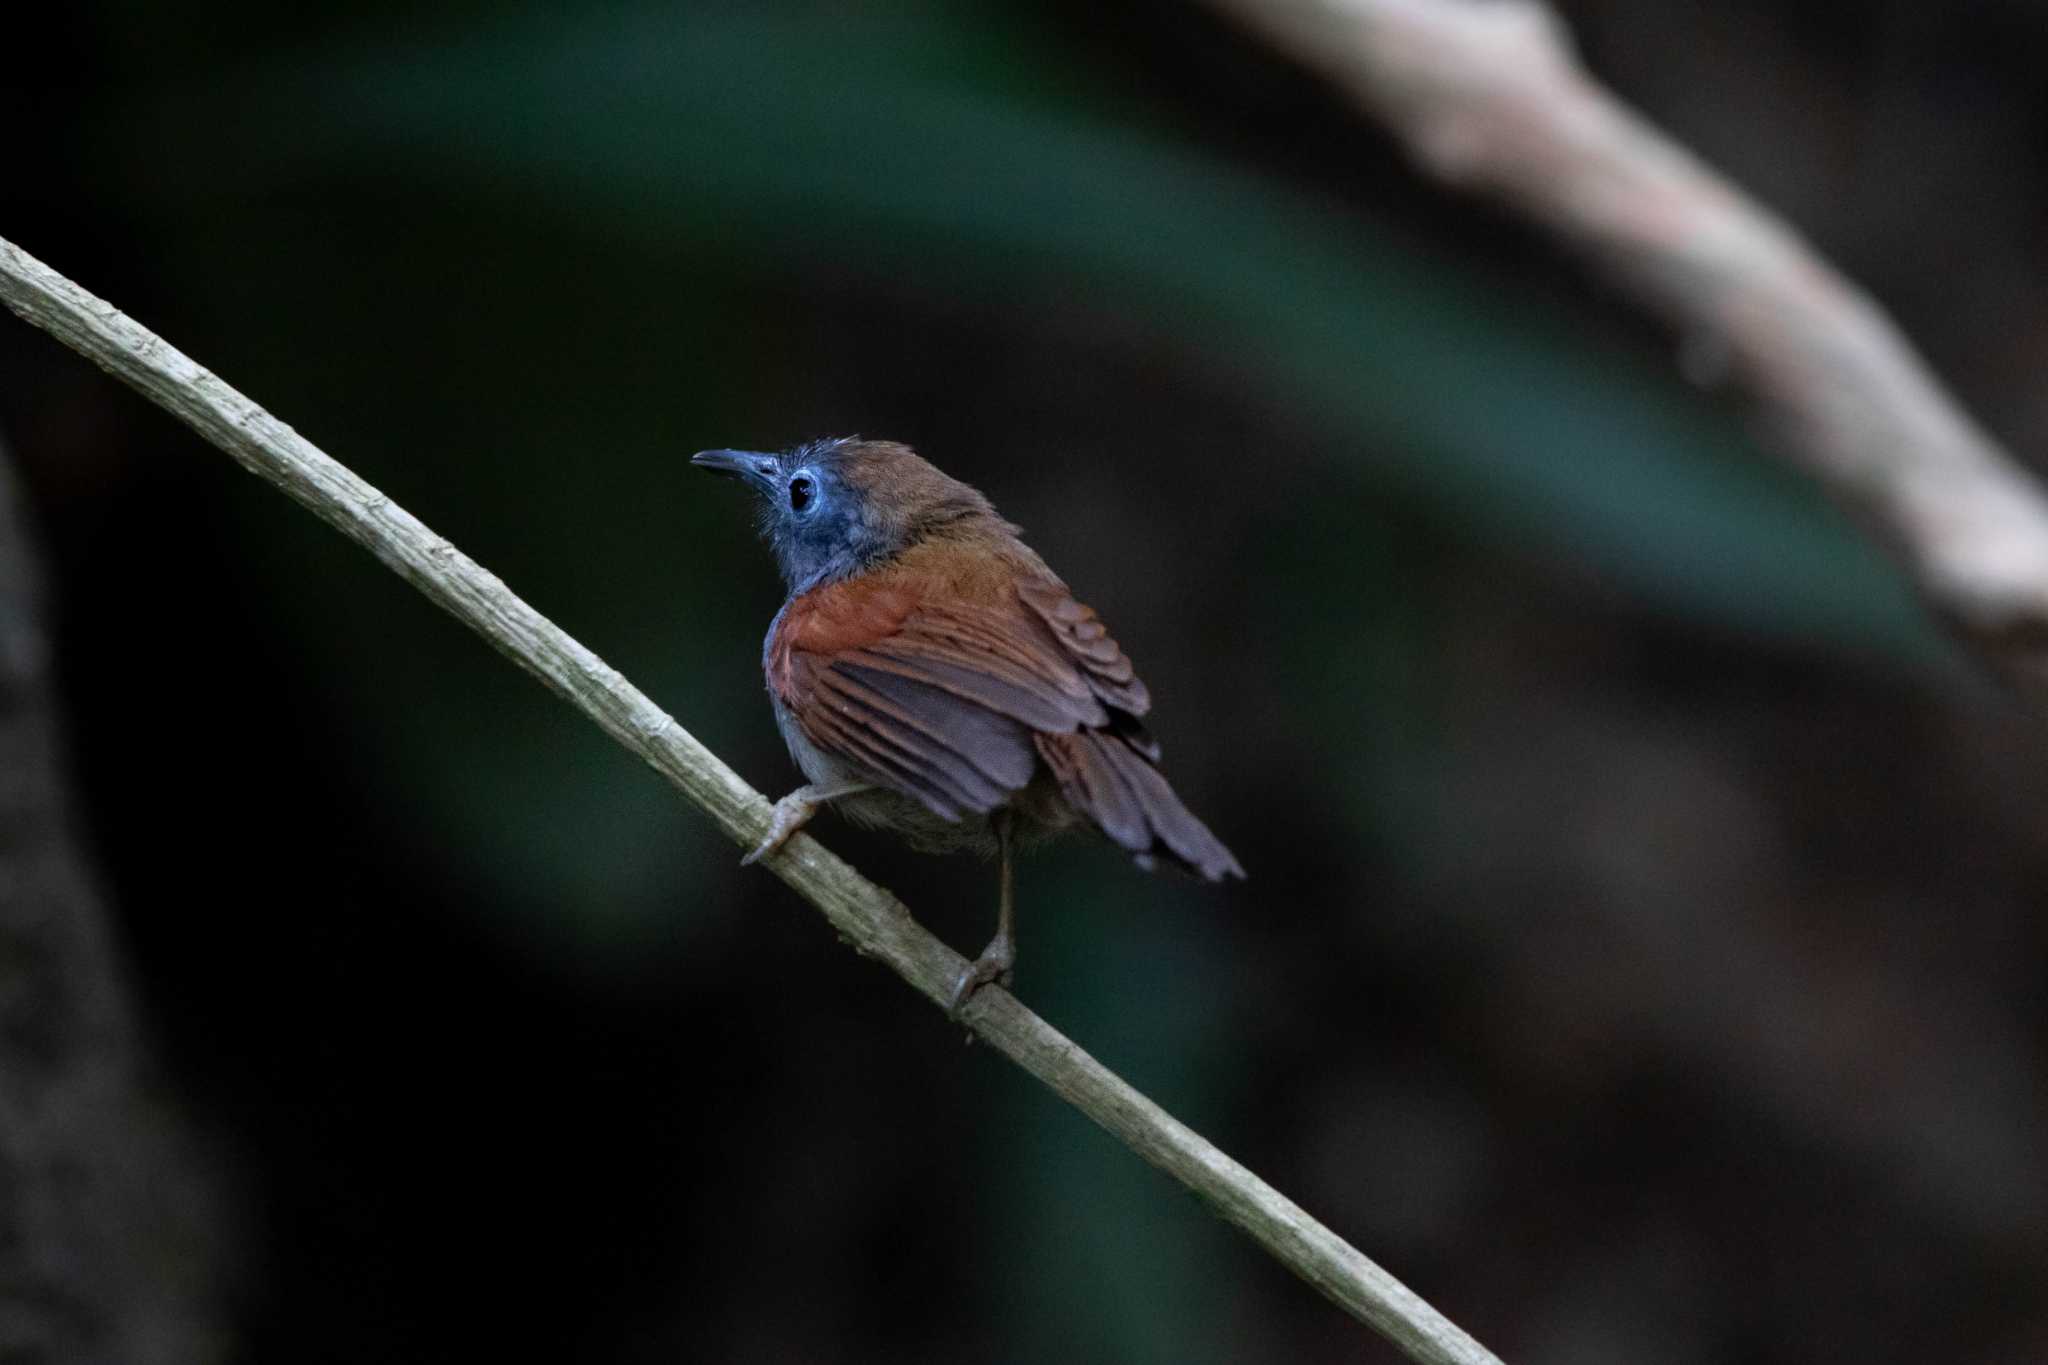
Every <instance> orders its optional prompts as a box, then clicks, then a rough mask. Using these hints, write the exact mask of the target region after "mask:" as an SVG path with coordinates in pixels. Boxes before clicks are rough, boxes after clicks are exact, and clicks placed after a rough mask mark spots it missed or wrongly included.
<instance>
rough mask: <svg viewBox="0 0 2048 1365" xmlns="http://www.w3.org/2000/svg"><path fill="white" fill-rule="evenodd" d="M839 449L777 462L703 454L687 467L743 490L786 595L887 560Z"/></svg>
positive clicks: (783, 456)
mask: <svg viewBox="0 0 2048 1365" xmlns="http://www.w3.org/2000/svg"><path fill="white" fill-rule="evenodd" d="M845 444H846V442H845V441H815V442H812V443H811V444H809V445H802V446H798V447H797V448H796V449H794V450H789V451H784V452H782V453H780V454H770V453H767V452H765V451H758V450H704V451H699V452H698V453H697V454H695V455H692V456H691V457H690V463H691V464H693V465H696V466H697V467H699V468H700V469H708V470H710V471H711V472H712V473H714V474H723V475H725V476H727V477H729V478H735V479H738V480H740V481H741V482H742V483H745V484H746V485H747V486H748V487H750V488H752V489H753V490H754V493H755V495H756V496H757V497H758V498H759V500H760V523H761V534H762V535H763V536H764V537H765V538H766V539H767V541H768V544H769V545H770V547H772V548H773V549H774V551H775V559H776V562H777V563H778V564H779V565H781V567H782V577H783V581H784V582H786V583H787V584H788V585H789V588H790V591H792V592H796V591H800V590H802V589H805V588H812V587H816V586H817V585H818V584H820V583H825V582H830V581H831V580H833V579H838V578H844V577H846V576H847V575H848V574H851V573H853V572H854V571H855V570H857V569H859V568H860V567H861V566H862V565H863V564H866V563H868V562H870V561H871V560H874V559H877V558H880V557H881V556H883V555H885V554H887V553H889V551H890V549H891V548H892V547H890V546H887V545H883V544H880V543H877V537H875V536H873V535H872V534H871V533H870V530H869V519H868V517H867V515H866V508H865V506H864V502H863V499H862V498H861V496H860V494H859V493H858V492H857V491H856V490H855V489H854V488H853V487H851V486H850V485H849V484H848V483H847V482H846V480H845V479H844V477H842V471H841V469H840V465H839V461H838V458H837V456H838V454H839V448H840V447H841V446H843V445H845Z"/></svg>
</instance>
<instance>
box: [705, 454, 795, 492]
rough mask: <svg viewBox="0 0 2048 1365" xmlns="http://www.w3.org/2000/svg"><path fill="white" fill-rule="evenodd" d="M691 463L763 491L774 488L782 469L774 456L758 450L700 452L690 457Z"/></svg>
mask: <svg viewBox="0 0 2048 1365" xmlns="http://www.w3.org/2000/svg"><path fill="white" fill-rule="evenodd" d="M690 463H691V464H693V465H695V466H697V468H699V469H708V470H710V471H711V472H712V473H714V474H723V475H725V476H726V477H727V478H729V479H738V480H740V481H741V482H743V483H750V484H752V485H754V487H756V488H758V489H761V490H763V491H767V490H769V489H771V488H773V487H774V484H775V476H776V473H777V472H778V470H779V469H780V468H781V466H780V465H779V463H778V462H777V461H776V458H775V457H774V456H773V455H767V454H764V453H762V452H761V451H758V450H700V451H698V452H697V453H696V454H695V455H692V456H691V457H690Z"/></svg>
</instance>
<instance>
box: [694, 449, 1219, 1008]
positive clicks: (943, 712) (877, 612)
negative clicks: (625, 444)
mask: <svg viewBox="0 0 2048 1365" xmlns="http://www.w3.org/2000/svg"><path fill="white" fill-rule="evenodd" d="M690 462H691V464H693V465H695V466H697V467H698V468H701V469H706V470H709V471H711V472H712V473H714V474H719V475H724V476H726V477H728V478H732V479H737V480H739V481H740V482H741V483H743V484H745V485H747V486H748V487H750V488H751V489H752V490H753V492H754V493H755V495H756V497H757V506H758V512H759V525H760V530H761V532H762V535H763V537H764V538H765V539H766V540H767V541H768V544H769V546H770V548H771V549H772V550H773V551H774V554H775V558H776V561H777V564H778V565H779V567H780V568H781V571H782V578H783V582H784V584H785V585H786V587H787V589H788V596H787V598H786V599H785V600H784V602H783V604H782V608H781V610H780V611H778V612H777V613H776V614H775V619H774V621H773V622H772V623H771V624H770V626H769V628H768V636H767V639H766V641H765V642H764V644H763V647H762V655H761V664H762V670H763V672H764V673H765V674H766V676H767V683H768V698H769V702H770V704H771V706H772V708H773V710H774V714H775V723H776V727H777V728H778V729H779V730H780V731H781V734H782V738H783V741H784V743H785V744H786V745H787V746H788V749H789V753H790V756H791V758H792V759H793V760H794V761H795V763H796V765H797V767H798V768H799V769H801V770H802V772H803V774H804V778H805V784H804V785H803V786H801V787H798V788H797V789H796V790H794V791H792V792H790V793H789V794H788V795H786V796H784V797H783V798H782V799H781V800H779V801H777V802H776V803H775V807H774V813H773V816H772V818H771V819H770V822H769V827H768V831H767V833H766V835H765V836H764V837H763V838H762V839H761V841H760V843H759V844H758V846H756V847H755V848H754V850H753V851H752V852H751V853H749V854H747V856H746V857H745V858H744V859H743V860H742V861H743V862H745V863H748V864H752V863H756V862H759V861H760V860H761V859H763V858H766V857H769V856H770V855H772V854H774V853H775V852H776V851H777V850H778V849H780V848H781V847H782V846H783V844H784V843H786V842H787V841H788V839H789V838H790V836H791V835H793V834H795V833H796V832H797V831H798V830H799V829H802V828H803V827H804V825H805V824H806V823H808V822H809V821H810V819H811V818H812V816H813V815H814V814H815V813H816V812H817V810H818V809H819V808H820V807H822V806H827V805H829V806H831V807H832V808H834V809H836V810H838V811H839V812H840V813H841V814H842V815H844V816H845V817H846V818H848V819H849V820H851V821H853V822H854V823H855V824H858V825H863V826H869V827H877V826H879V827H883V828H887V829H890V830H893V831H895V832H897V833H898V834H900V835H902V836H903V837H904V838H905V839H907V840H908V841H909V843H910V844H911V845H912V846H913V847H914V848H918V849H921V850H926V851H933V852H948V851H955V850H973V851H977V852H981V853H983V854H993V855H994V856H995V857H996V859H997V860H998V863H999V869H1000V870H999V874H998V878H999V879H998V897H997V911H996V932H995V936H994V937H993V938H992V939H990V941H989V943H988V946H987V947H986V948H985V949H983V950H982V952H981V954H980V955H979V956H978V957H976V958H975V959H974V960H973V961H972V962H970V963H969V964H968V965H967V966H966V968H965V969H963V970H962V971H961V973H960V975H959V977H958V979H957V980H956V981H955V983H954V987H953V991H952V993H951V997H950V1003H949V1012H950V1013H951V1014H952V1015H953V1016H954V1017H956V1018H957V1017H958V1016H959V1014H960V1011H961V1009H962V1008H963V1006H964V1005H965V1004H966V1003H967V1001H968V1000H969V999H970V998H971V997H972V996H973V994H974V993H975V992H976V991H978V990H979V989H980V988H981V987H983V986H986V985H989V984H990V983H996V984H1000V985H1001V986H1002V987H1003V988H1004V989H1006V990H1008V989H1011V988H1012V986H1013V983H1014V979H1015V967H1016V959H1017V949H1016V944H1017V939H1016V925H1015V912H1016V906H1015V899H1016V898H1015V885H1014V884H1015V873H1014V857H1015V853H1016V849H1017V847H1018V845H1019V844H1020V843H1023V842H1034V841H1036V840H1038V839H1041V838H1043V837H1046V836H1049V835H1053V834H1057V833H1059V832H1061V831H1063V830H1068V829H1072V828H1076V827H1093V828H1094V829H1095V830H1097V831H1099V832H1100V833H1101V834H1102V835H1103V836H1105V837H1106V838H1107V839H1108V840H1109V841H1110V842H1111V843H1113V844H1115V845H1117V846H1118V847H1120V848H1122V849H1124V850H1125V851H1127V852H1128V853H1130V854H1131V855H1132V856H1133V857H1134V858H1135V860H1136V861H1137V863H1138V864H1139V866H1141V867H1143V868H1145V869H1147V870H1150V869H1151V868H1152V867H1153V866H1154V865H1155V864H1156V863H1157V862H1159V861H1162V860H1163V861H1165V862H1167V863H1169V864H1173V865H1177V866H1179V867H1181V868H1183V869H1185V870H1187V871H1189V872H1192V873H1194V874H1195V875H1196V876H1199V877H1202V878H1204V879H1206V880H1208V881H1212V882H1217V881H1222V880H1223V879H1225V878H1228V877H1237V878H1242V877H1243V876H1244V868H1243V867H1242V866H1240V865H1239V863H1238V861H1237V859H1236V858H1235V857H1234V856H1232V854H1231V852H1230V850H1229V849H1227V848H1225V847H1224V846H1223V844H1222V842H1221V841H1219V840H1218V839H1217V838H1216V836H1215V835H1214V834H1212V833H1210V832H1209V828H1208V826H1207V825H1204V824H1203V823H1202V822H1201V820H1199V819H1197V818H1196V817H1195V815H1194V814H1193V813H1192V812H1190V811H1189V810H1188V808H1187V807H1186V806H1185V805H1184V804H1182V802H1181V799H1180V797H1179V796H1177V795H1175V793H1174V790H1173V788H1172V787H1171V786H1169V785H1168V783H1167V781H1166V778H1165V777H1164V776H1163V775H1162V774H1161V773H1160V771H1159V757H1160V748H1159V744H1158V741H1156V740H1155V739H1153V737H1152V736H1151V734H1150V733H1149V732H1148V731H1147V730H1146V728H1145V726H1144V724H1143V718H1144V716H1145V714H1146V712H1147V711H1149V710H1150V709H1151V705H1152V699H1151V694H1150V692H1149V691H1148V690H1147V689H1146V686H1145V684H1144V682H1143V681H1142V680H1140V679H1139V677H1138V675H1137V673H1136V671H1135V670H1134V669H1133V668H1132V666H1131V661H1130V660H1129V659H1128V658H1126V657H1125V655H1124V652H1123V650H1122V649H1121V648H1120V647H1119V646H1118V645H1117V642H1116V640H1115V639H1114V638H1113V637H1112V636H1111V635H1110V633H1109V630H1108V628H1107V627H1106V626H1105V625H1104V624H1103V622H1102V620H1101V619H1100V618H1099V617H1098V616H1097V615H1096V614H1095V612H1094V611H1093V610H1091V609H1090V608H1088V607H1086V606H1083V605H1082V604H1081V603H1080V602H1078V601H1076V600H1075V598H1074V595H1073V593H1072V592H1071V591H1069V589H1068V587H1067V585H1066V584H1065V583H1064V582H1063V581H1061V579H1060V577H1059V575H1057V574H1055V573H1054V572H1053V571H1052V570H1051V569H1050V568H1049V567H1047V565H1046V563H1045V561H1044V560H1043V559H1041V558H1039V557H1038V555H1037V554H1036V553H1035V552H1033V551H1032V550H1031V548H1030V547H1029V546H1027V545H1025V543H1024V541H1023V540H1022V539H1021V534H1022V533H1021V530H1020V528H1019V527H1017V526H1014V525H1012V524H1011V523H1010V522H1008V521H1005V520H1004V519H1003V518H1002V516H1001V515H999V514H998V513H997V511H996V509H995V507H994V505H993V504H991V503H990V502H989V500H988V498H987V497H985V496H984V495H983V494H982V493H981V492H979V491H978V490H976V489H975V488H973V487H971V486H969V485H968V484H965V483H963V482H961V481H960V480H958V479H955V478H952V477H950V476H949V475H947V474H945V473H943V472H941V471H940V470H939V469H938V468H937V467H936V466H934V465H933V464H931V463H930V462H929V461H927V460H925V459H924V458H923V457H922V456H920V455H918V454H917V453H916V452H915V451H914V450H912V449H911V448H910V447H909V446H907V445H904V444H901V443H899V442H895V441H885V440H867V439H864V438H862V437H859V436H844V437H838V438H835V439H831V440H818V441H810V442H806V443H804V444H801V445H797V446H794V447H791V448H789V449H787V450H783V451H776V452H770V451H752V450H704V451H699V452H698V453H697V454H695V455H693V456H691V458H690Z"/></svg>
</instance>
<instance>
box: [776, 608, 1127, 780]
mask: <svg viewBox="0 0 2048 1365" xmlns="http://www.w3.org/2000/svg"><path fill="white" fill-rule="evenodd" d="M1062 604H1065V605H1064V606H1063V605H1062ZM768 665H769V669H768V672H769V684H770V686H771V687H773V688H774V689H775V691H776V693H777V695H778V696H779V697H780V699H781V700H782V702H783V704H784V705H785V706H786V707H788V709H789V710H790V712H791V714H792V715H794V716H795V718H796V721H797V724H798V725H799V726H800V727H801V728H802V729H803V732H804V736H805V738H806V739H808V740H810V742H811V743H813V744H815V745H817V746H818V747H819V748H821V749H824V750H826V751H827V752H829V753H831V754H832V755H834V756H835V757H836V758H838V759H840V760H841V761H843V762H846V763H849V764H852V765H853V766H854V767H855V768H857V769H859V770H860V771H862V772H863V773H864V774H865V775H867V776H868V777H870V778H871V779H872V780H874V781H876V782H877V783H879V784H880V785H882V786H885V787H888V788H890V789H892V790H895V791H899V792H902V793H904V794H905V795H908V796H912V797H915V798H916V799H917V800H919V801H921V802H922V803H923V804H924V805H925V806H927V807H928V808H930V809H931V810H932V811H933V812H934V813H936V814H938V815H939V816H940V817H941V818H944V819H948V820H957V819H960V818H961V817H962V816H963V815H965V814H968V813H975V814H983V813H986V812H988V811H990V810H993V809H995V808H996V807H997V806H999V805H1001V804H1002V803H1003V802H1004V801H1005V800H1006V799H1007V798H1008V797H1009V795H1010V794H1011V793H1012V792H1015V791H1018V790H1020V789H1022V788H1023V787H1024V786H1026V785H1027V784H1028V783H1029V782H1030V781H1031V778H1032V776H1033V774H1034V773H1035V772H1036V770H1037V765H1038V757H1039V755H1038V750H1037V748H1036V747H1035V746H1034V743H1033V736H1034V735H1038V734H1051V735H1060V734H1073V733H1075V732H1077V731H1081V730H1087V729H1095V728H1104V727H1109V728H1122V726H1121V722H1122V721H1123V720H1124V719H1125V718H1126V717H1128V716H1130V715H1132V714H1134V712H1135V711H1137V710H1142V709H1143V708H1144V707H1145V705H1147V699H1146V697H1145V692H1144V685H1143V684H1142V683H1140V682H1138V680H1137V678H1136V677H1135V675H1133V674H1132V672H1131V667H1130V662H1129V661H1128V660H1127V659H1125V658H1124V657H1123V653H1122V651H1121V650H1119V649H1118V648H1117V647H1116V643H1115V642H1114V641H1113V640H1111V639H1109V636H1108V633H1107V632H1106V631H1105V630H1104V629H1103V628H1102V625H1101V623H1100V622H1098V621H1096V620H1095V615H1094V613H1093V612H1091V611H1088V610H1087V609H1086V608H1085V607H1080V606H1078V605H1077V604H1074V603H1073V601H1072V599H1071V598H1070V597H1068V596H1067V594H1066V592H1065V590H1064V589H1063V588H1061V589H1057V591H1054V590H1053V589H1052V588H1050V587H1041V586H1040V585H1036V584H1033V585H1030V586H1029V587H1027V588H1024V589H1021V590H1020V591H1019V592H1018V594H1017V595H1016V596H1015V597H1014V598H1012V599H1011V600H1010V601H1007V602H1003V601H996V602H963V601H951V600H949V601H935V600H932V599H931V598H929V597H925V596H923V595H920V594H918V593H916V592H914V591H912V590H910V589H908V588H902V587H895V586H878V585H873V584H868V583H862V582H858V581H855V582H850V583H842V584H837V585H833V586H832V587H827V588H822V589H817V590H814V591H812V592H809V593H806V594H804V595H803V596H802V597H799V598H797V599H796V600H795V601H793V602H792V603H791V604H790V607H789V609H788V611H786V612H785V613H784V616H783V620H782V622H781V623H780V624H779V625H778V627H777V629H776V632H775V636H774V638H773V640H772V641H771V643H770V648H769V659H768ZM1129 726H1130V728H1131V729H1133V730H1136V722H1135V720H1131V721H1129ZM1137 734H1138V735H1139V736H1140V739H1141V741H1142V731H1137Z"/></svg>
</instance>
